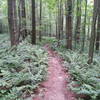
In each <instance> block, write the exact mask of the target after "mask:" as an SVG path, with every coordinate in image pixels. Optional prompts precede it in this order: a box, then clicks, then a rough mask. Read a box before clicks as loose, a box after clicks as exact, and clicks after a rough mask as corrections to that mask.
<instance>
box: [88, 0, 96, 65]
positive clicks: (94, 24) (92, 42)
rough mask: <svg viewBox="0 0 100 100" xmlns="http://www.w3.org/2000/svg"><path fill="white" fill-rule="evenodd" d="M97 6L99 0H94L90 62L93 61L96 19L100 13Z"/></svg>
mask: <svg viewBox="0 0 100 100" xmlns="http://www.w3.org/2000/svg"><path fill="white" fill-rule="evenodd" d="M97 6H98V0H94V11H93V22H92V30H91V40H90V47H89V60H88V63H89V64H91V63H92V62H93V54H94V44H95V39H96V20H97V13H98V12H97Z"/></svg>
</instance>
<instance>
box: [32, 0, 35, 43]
mask: <svg viewBox="0 0 100 100" xmlns="http://www.w3.org/2000/svg"><path fill="white" fill-rule="evenodd" d="M32 44H36V20H35V0H32Z"/></svg>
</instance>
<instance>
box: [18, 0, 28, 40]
mask: <svg viewBox="0 0 100 100" xmlns="http://www.w3.org/2000/svg"><path fill="white" fill-rule="evenodd" d="M18 10H19V33H20V36H22V38H23V39H25V37H26V36H27V29H26V10H25V0H19V7H18Z"/></svg>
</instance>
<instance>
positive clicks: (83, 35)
mask: <svg viewBox="0 0 100 100" xmlns="http://www.w3.org/2000/svg"><path fill="white" fill-rule="evenodd" d="M85 2H86V5H85V16H84V22H83V27H82V47H81V52H82V51H84V46H85V36H86V17H87V0H85Z"/></svg>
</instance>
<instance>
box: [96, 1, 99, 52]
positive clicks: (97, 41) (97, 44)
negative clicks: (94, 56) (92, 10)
mask: <svg viewBox="0 0 100 100" xmlns="http://www.w3.org/2000/svg"><path fill="white" fill-rule="evenodd" d="M97 10H98V11H97V12H98V19H97V36H96V50H97V51H99V46H100V0H99V1H98V9H97Z"/></svg>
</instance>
